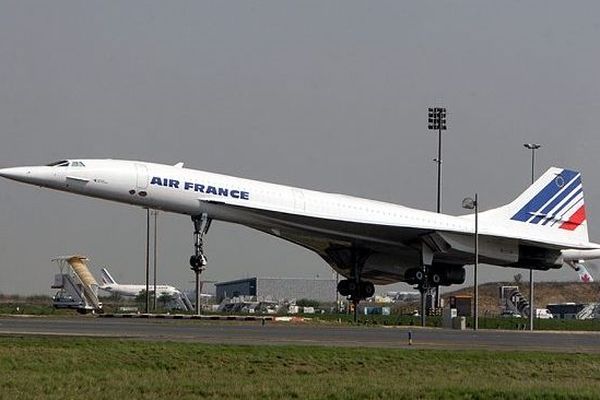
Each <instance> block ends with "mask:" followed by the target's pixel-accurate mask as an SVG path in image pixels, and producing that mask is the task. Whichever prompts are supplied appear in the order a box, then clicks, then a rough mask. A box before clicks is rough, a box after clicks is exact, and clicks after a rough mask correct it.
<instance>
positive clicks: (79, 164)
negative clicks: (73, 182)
mask: <svg viewBox="0 0 600 400" xmlns="http://www.w3.org/2000/svg"><path fill="white" fill-rule="evenodd" d="M71 166H72V167H85V164H84V163H82V162H81V161H73V162H72V163H71Z"/></svg>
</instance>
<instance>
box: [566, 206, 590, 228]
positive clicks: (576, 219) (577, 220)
mask: <svg viewBox="0 0 600 400" xmlns="http://www.w3.org/2000/svg"><path fill="white" fill-rule="evenodd" d="M583 221H585V206H584V205H583V204H582V205H581V207H579V209H577V211H575V213H574V214H573V215H571V218H569V220H568V221H566V222H564V223H562V224H561V226H560V229H566V230H569V231H572V230H575V228H577V227H578V226H579V225H581V224H582V223H583Z"/></svg>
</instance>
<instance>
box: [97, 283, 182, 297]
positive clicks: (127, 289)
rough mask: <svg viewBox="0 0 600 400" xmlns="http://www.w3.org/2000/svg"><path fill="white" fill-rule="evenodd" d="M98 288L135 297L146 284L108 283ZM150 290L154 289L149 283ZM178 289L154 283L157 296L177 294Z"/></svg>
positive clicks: (144, 288)
mask: <svg viewBox="0 0 600 400" xmlns="http://www.w3.org/2000/svg"><path fill="white" fill-rule="evenodd" d="M99 288H100V289H102V290H104V291H106V292H109V293H114V294H118V295H119V296H126V297H136V296H138V295H139V294H140V293H142V292H143V291H145V290H146V285H128V284H119V283H109V284H106V285H102V286H99ZM150 291H154V285H150ZM179 293H180V291H179V290H177V288H175V287H173V286H169V285H156V294H157V296H160V295H163V294H166V295H174V294H179Z"/></svg>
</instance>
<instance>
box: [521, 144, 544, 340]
mask: <svg viewBox="0 0 600 400" xmlns="http://www.w3.org/2000/svg"><path fill="white" fill-rule="evenodd" d="M523 146H525V148H527V149H529V150H531V184H532V185H533V182H534V180H535V151H536V150H537V149H539V148H540V147H542V145H541V144H537V143H525V144H523ZM534 314H535V307H534V306H533V268H530V269H529V330H530V331H532V330H533V316H534Z"/></svg>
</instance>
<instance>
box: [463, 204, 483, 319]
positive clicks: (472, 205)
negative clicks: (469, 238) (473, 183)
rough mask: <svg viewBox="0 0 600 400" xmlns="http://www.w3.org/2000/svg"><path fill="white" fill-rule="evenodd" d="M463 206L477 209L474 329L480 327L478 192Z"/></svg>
mask: <svg viewBox="0 0 600 400" xmlns="http://www.w3.org/2000/svg"><path fill="white" fill-rule="evenodd" d="M462 206H463V208H466V209H469V210H473V209H474V210H475V263H474V264H473V297H474V299H475V302H474V304H473V330H477V329H479V284H478V281H477V269H478V267H479V200H478V199H477V193H475V199H472V198H470V197H467V198H466V199H464V200H463V202H462Z"/></svg>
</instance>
